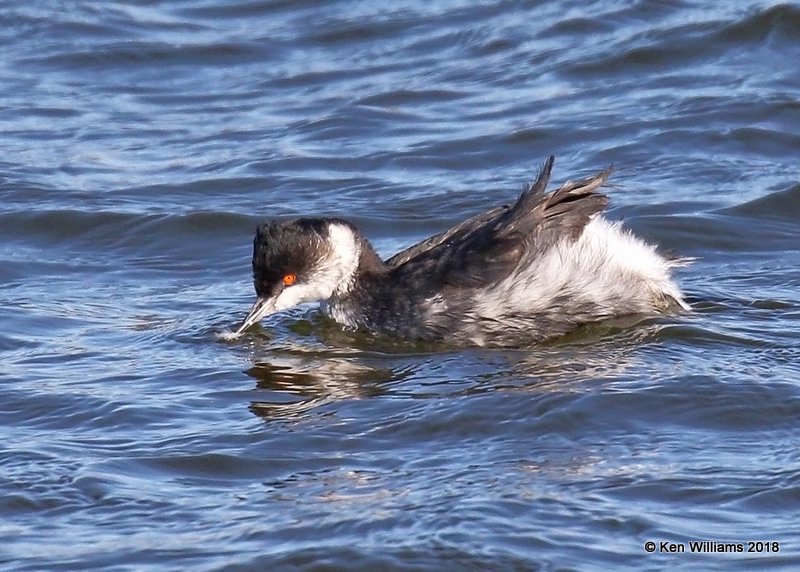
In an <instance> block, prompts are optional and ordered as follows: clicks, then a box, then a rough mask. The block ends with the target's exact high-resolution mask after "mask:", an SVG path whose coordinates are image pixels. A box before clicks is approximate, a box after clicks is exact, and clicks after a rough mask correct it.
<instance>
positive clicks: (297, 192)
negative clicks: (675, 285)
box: [0, 0, 800, 571]
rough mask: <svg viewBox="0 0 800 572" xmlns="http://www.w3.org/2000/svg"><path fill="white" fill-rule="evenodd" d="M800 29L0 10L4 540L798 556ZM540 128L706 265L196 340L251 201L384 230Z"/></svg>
mask: <svg viewBox="0 0 800 572" xmlns="http://www.w3.org/2000/svg"><path fill="white" fill-rule="evenodd" d="M798 39H800V9H798V7H797V5H796V4H778V3H772V2H758V1H747V2H745V1H734V2H719V3H716V5H715V4H710V3H706V2H689V1H682V2H678V1H674V2H655V1H653V2H649V1H648V2H638V3H631V2H622V1H616V0H601V1H597V2H589V3H586V2H529V3H526V2H510V1H509V2H495V3H491V4H481V5H476V3H473V2H467V1H457V0H453V1H445V2H397V3H391V4H390V3H380V2H332V3H326V4H325V5H324V6H319V5H318V4H317V3H313V2H285V3H281V2H262V1H258V0H250V1H246V2H245V1H240V2H218V1H217V2H212V1H206V2H183V1H180V0H165V1H162V2H146V3H145V2H143V3H121V2H119V3H118V2H103V3H98V2H86V1H83V2H73V3H66V4H65V3H61V2H54V1H49V2H48V1H44V0H42V1H34V2H27V3H11V2H6V3H4V4H3V6H2V10H0V44H1V45H2V46H3V50H2V56H1V57H0V121H1V122H2V123H1V124H2V136H1V137H0V308H2V310H0V320H1V321H0V324H2V330H1V331H0V356H2V370H0V412H1V413H2V415H0V420H2V421H0V440H1V441H0V442H2V445H0V467H2V468H1V469H0V499H2V500H1V501H0V563H1V564H2V567H3V568H4V569H8V570H37V571H38V570H73V569H104V570H178V569H193V570H222V569H226V570H251V569H252V570H282V569H307V568H314V569H320V570H321V569H325V570H353V569H371V570H375V569H380V568H382V569H398V570H400V569H403V570H407V569H412V570H477V569H487V570H488V569H491V570H502V569H509V570H511V569H513V570H566V569H581V570H584V569H622V568H632V569H667V568H683V567H686V568H692V569H700V568H702V569H726V570H727V569H738V570H752V569H757V568H781V567H783V568H785V569H796V567H797V564H798V558H799V557H800V540H798V538H800V536H798V534H799V533H800V525H798V518H797V514H798V503H799V501H800V453H798V447H797V443H798V418H799V417H800V365H798V364H800V295H798V291H800V270H799V268H800V264H798V262H800V256H799V255H798V245H800V241H798V235H799V234H800V222H799V221H800V167H798V152H799V151H800V135H798V134H800V103H799V101H800V99H798V96H799V94H800V75H798V73H797V65H796V64H795V63H794V62H797V61H800V42H798ZM550 153H554V154H556V156H557V161H556V168H555V171H554V180H555V181H556V182H561V181H563V180H564V179H566V178H574V177H576V176H581V175H586V174H590V173H592V172H594V171H597V170H599V169H601V168H603V167H605V166H606V165H608V164H610V163H613V164H614V165H615V169H616V170H615V175H614V178H613V181H614V183H615V184H616V186H615V187H612V188H611V189H610V193H611V195H612V207H611V209H610V217H611V218H615V219H625V221H626V224H627V225H628V226H629V227H631V228H633V229H634V230H635V231H636V232H637V233H639V234H641V235H643V236H644V237H646V238H647V239H649V240H651V241H654V242H658V243H660V244H661V245H662V246H663V247H664V248H665V249H666V250H671V251H674V252H677V253H680V254H681V255H683V256H691V257H695V258H696V261H695V263H694V264H693V265H692V266H691V267H690V268H688V269H686V270H684V271H683V272H681V273H680V276H679V281H680V283H681V284H682V286H683V287H684V289H685V290H686V292H687V294H688V297H689V299H690V301H691V303H692V304H693V306H694V308H695V312H694V313H693V314H692V315H690V316H685V317H681V318H678V319H674V320H663V321H656V322H649V323H644V324H640V325H638V326H635V327H631V328H619V329H611V330H602V329H599V330H590V331H587V332H583V333H582V334H581V335H578V336H574V337H572V338H570V339H568V340H566V341H564V342H562V343H558V344H549V345H547V346H544V347H541V348H536V349H532V350H525V351H521V350H507V351H496V350H495V351H481V350H475V349H466V350H461V351H434V350H428V349H425V348H421V349H419V348H417V349H414V348H411V349H409V348H408V347H406V346H402V345H394V344H390V343H387V342H385V341H381V342H378V341H375V340H370V339H369V338H365V337H363V336H357V335H352V334H347V333H342V332H339V331H337V330H336V328H331V327H330V326H329V325H325V324H321V323H319V321H318V320H317V318H316V317H315V314H314V311H313V309H310V308H301V309H298V310H296V311H294V312H290V313H288V314H286V315H283V316H279V317H276V318H274V319H271V320H268V321H266V322H265V323H264V325H263V328H262V329H261V330H260V331H258V330H257V331H256V332H255V333H253V334H252V335H248V336H246V337H244V338H242V339H241V340H239V341H237V342H233V343H230V342H228V343H226V342H221V341H219V340H218V339H217V338H216V337H215V333H216V332H218V331H220V330H222V329H224V328H229V327H231V326H233V325H235V324H236V323H237V322H238V321H239V320H241V319H242V317H243V316H244V313H245V312H246V310H247V308H249V305H250V303H251V302H252V298H253V292H252V285H251V284H250V268H249V262H250V248H251V240H252V231H253V228H254V226H255V225H256V224H257V222H258V221H260V220H261V219H263V218H265V217H268V216H291V215H298V214H335V215H338V216H343V217H347V218H350V219H351V220H353V221H355V222H357V223H358V224H359V225H361V226H362V228H363V229H364V230H365V232H366V233H367V234H368V235H369V236H370V237H371V239H372V240H373V241H374V243H375V244H376V247H377V248H378V249H379V251H380V252H382V253H384V254H386V255H388V254H391V253H392V252H394V251H396V250H397V249H399V248H401V247H403V246H406V245H408V244H411V243H412V242H413V241H415V240H418V239H421V238H423V237H424V236H426V235H429V234H432V233H434V232H436V231H439V230H441V229H443V228H445V227H447V226H448V225H450V224H453V223H455V222H458V221H459V220H461V219H463V218H464V217H466V216H468V215H470V214H472V213H475V212H477V211H479V210H481V209H486V208H489V207H491V206H493V205H495V204H499V203H502V202H504V201H508V200H509V199H510V198H511V197H513V196H514V194H515V193H516V192H517V191H518V190H519V189H520V188H521V186H522V184H523V182H525V181H526V180H529V179H530V178H531V177H532V176H533V175H534V174H535V171H536V169H537V168H538V166H539V165H540V164H541V162H542V161H543V160H544V158H545V157H546V156H547V155H549V154H550ZM692 540H713V541H717V542H728V543H744V550H745V551H746V550H747V549H748V548H749V546H748V545H747V542H748V541H768V542H770V543H777V544H775V545H772V544H770V545H769V548H770V549H771V552H770V553H764V552H761V553H747V552H744V553H734V554H715V553H709V552H706V553H700V554H698V553H690V546H689V544H688V543H689V541H692ZM648 541H655V542H656V543H658V544H657V550H656V551H655V552H653V553H648V552H646V551H645V543H646V542H648ZM662 541H665V542H671V543H675V545H676V546H677V545H683V546H684V548H685V551H686V552H685V553H678V554H671V553H668V552H666V550H667V549H668V548H669V547H668V546H665V547H664V549H663V550H662V547H661V545H660V542H662ZM774 547H777V548H778V549H779V551H778V552H777V553H775V552H774ZM763 548H764V547H763V545H762V546H761V549H763Z"/></svg>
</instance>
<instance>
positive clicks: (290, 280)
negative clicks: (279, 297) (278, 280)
mask: <svg viewBox="0 0 800 572" xmlns="http://www.w3.org/2000/svg"><path fill="white" fill-rule="evenodd" d="M295 282H297V274H286V275H285V276H284V277H283V285H284V286H291V285H292V284H294V283H295Z"/></svg>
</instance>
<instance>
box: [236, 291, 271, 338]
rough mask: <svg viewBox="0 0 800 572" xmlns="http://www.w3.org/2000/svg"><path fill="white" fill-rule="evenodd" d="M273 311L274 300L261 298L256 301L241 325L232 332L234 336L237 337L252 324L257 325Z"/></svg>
mask: <svg viewBox="0 0 800 572" xmlns="http://www.w3.org/2000/svg"><path fill="white" fill-rule="evenodd" d="M274 311H275V298H262V297H260V296H259V297H258V298H257V299H256V302H255V304H253V307H252V308H250V311H249V312H248V313H247V317H246V318H245V319H244V322H242V325H241V326H239V328H238V329H237V330H236V331H235V332H234V335H237V336H238V335H239V334H241V333H242V332H244V331H245V330H246V329H247V328H249V327H250V326H252V325H253V324H257V323H258V322H260V321H261V319H262V318H264V317H265V316H268V315H270V314H272V313H273V312H274Z"/></svg>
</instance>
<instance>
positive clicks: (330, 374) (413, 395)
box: [246, 321, 674, 420]
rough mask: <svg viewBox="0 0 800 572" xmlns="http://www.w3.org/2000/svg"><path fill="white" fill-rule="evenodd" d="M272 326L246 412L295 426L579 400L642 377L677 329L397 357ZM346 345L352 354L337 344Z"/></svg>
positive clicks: (649, 327)
mask: <svg viewBox="0 0 800 572" xmlns="http://www.w3.org/2000/svg"><path fill="white" fill-rule="evenodd" d="M306 324H307V323H306ZM277 326H278V327H277V328H276V329H275V330H274V331H273V332H272V333H273V334H274V336H270V337H269V338H266V337H263V336H261V337H260V340H261V341H263V342H264V346H263V347H255V348H254V355H253V356H252V357H251V361H252V365H251V367H250V368H249V369H248V370H247V371H246V373H247V374H248V375H249V376H251V377H252V378H253V379H254V380H255V387H256V389H257V390H258V392H259V399H257V400H256V401H253V402H252V403H251V404H250V410H251V411H252V412H253V413H254V414H255V415H258V416H259V417H262V418H264V419H265V420H276V419H283V420H300V419H301V418H303V417H305V416H307V415H308V414H309V412H311V411H312V410H315V409H318V408H322V407H323V406H325V405H328V404H330V403H332V402H334V401H339V400H353V399H367V398H371V397H378V396H391V397H392V398H396V399H441V398H452V397H459V396H468V395H476V394H481V393H489V392H498V391H526V392H545V393H550V392H560V393H564V392H583V391H587V390H588V389H591V388H596V387H597V383H598V382H604V381H608V380H617V381H619V380H620V379H624V378H625V377H626V374H627V372H629V371H631V370H634V369H642V368H643V367H644V368H645V369H646V363H647V360H648V359H649V358H648V351H647V348H648V347H650V346H652V345H654V344H660V343H662V342H664V341H667V340H670V339H672V338H673V333H671V332H674V329H673V328H674V326H670V325H669V324H667V323H663V322H661V321H650V322H643V323H640V324H638V325H636V326H633V327H629V325H627V324H626V325H625V326H626V327H622V326H621V325H603V326H592V327H590V328H585V329H584V330H582V331H581V332H579V333H576V334H574V335H571V336H569V337H565V338H564V339H563V340H560V341H559V342H554V343H551V344H547V345H542V346H537V347H532V348H526V349H509V350H494V349H492V350H487V349H480V348H462V349H458V350H453V349H450V350H447V351H438V352H435V351H429V352H426V353H417V352H408V353H400V352H399V351H398V345H397V344H396V343H392V344H391V345H390V346H388V347H387V346H381V345H380V341H379V340H376V339H374V338H373V339H371V340H367V341H365V338H366V337H363V338H362V335H361V334H353V333H350V332H341V330H340V331H339V333H338V335H339V336H340V337H339V338H338V339H336V340H335V341H336V344H334V343H333V342H331V337H330V336H329V335H328V333H325V332H323V333H322V334H320V336H309V335H307V334H309V332H307V331H304V334H306V335H304V336H303V337H300V338H299V337H298V336H297V333H296V332H297V327H296V323H294V324H292V325H289V326H288V327H286V326H284V327H281V325H280V324H278V325H277ZM303 327H305V326H303ZM313 329H314V331H315V333H318V334H319V333H320V330H319V329H317V328H316V327H314V328H313ZM321 337H325V340H324V341H321V340H320V338H321ZM345 339H347V340H348V341H350V342H351V343H352V344H353V345H349V346H347V345H344V344H343V343H342V342H343V340H345ZM340 343H342V344H341V345H339V344H340ZM356 344H357V345H356ZM406 345H407V347H412V346H413V345H412V344H406ZM379 349H382V350H383V349H385V350H386V351H378V350H379ZM417 349H419V348H418V347H417ZM317 413H318V414H322V412H321V411H318V412H317Z"/></svg>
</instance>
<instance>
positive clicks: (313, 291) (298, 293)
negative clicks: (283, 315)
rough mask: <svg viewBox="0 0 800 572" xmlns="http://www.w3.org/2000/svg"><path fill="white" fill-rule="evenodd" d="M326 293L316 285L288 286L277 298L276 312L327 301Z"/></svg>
mask: <svg viewBox="0 0 800 572" xmlns="http://www.w3.org/2000/svg"><path fill="white" fill-rule="evenodd" d="M325 297H326V296H325V292H324V291H322V290H321V289H320V288H319V286H318V285H317V284H316V283H313V282H312V283H308V284H305V283H297V284H295V285H294V286H287V287H286V288H284V289H283V291H282V292H281V293H280V294H278V297H277V298H275V309H274V311H275V312H280V311H282V310H288V309H289V308H293V307H295V306H297V305H298V304H302V303H304V302H316V301H317V300H323V299H325Z"/></svg>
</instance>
